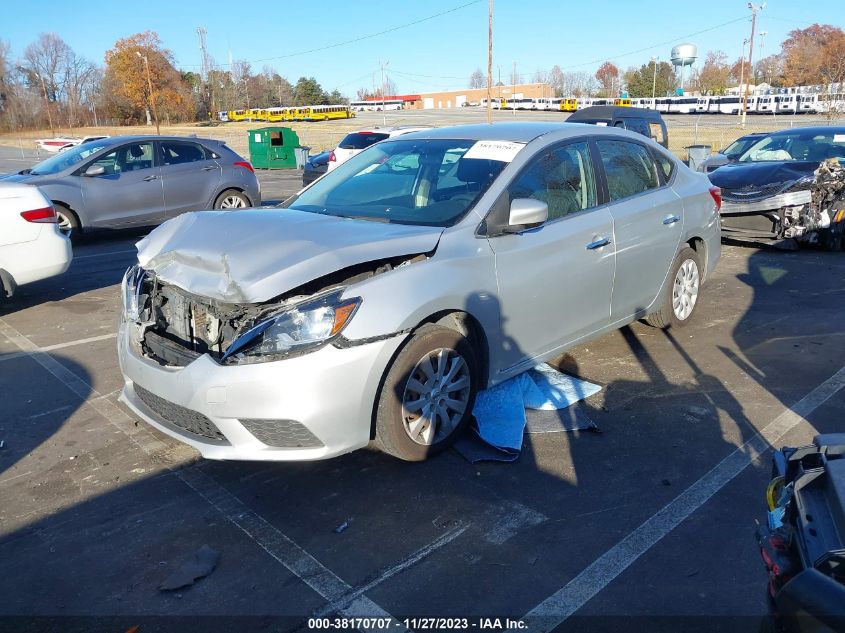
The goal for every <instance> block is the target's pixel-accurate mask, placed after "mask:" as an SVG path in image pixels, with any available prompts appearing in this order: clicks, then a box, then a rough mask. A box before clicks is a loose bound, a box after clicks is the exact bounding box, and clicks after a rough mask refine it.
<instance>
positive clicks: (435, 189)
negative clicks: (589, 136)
mask: <svg viewBox="0 0 845 633" xmlns="http://www.w3.org/2000/svg"><path fill="white" fill-rule="evenodd" d="M474 144H475V141H471V140H440V139H438V140H395V141H384V142H382V143H379V144H378V145H374V146H373V147H371V148H369V149H367V150H365V151H363V152H361V153H360V154H358V155H357V156H355V157H353V158H351V159H350V160H348V161H347V162H345V163H343V164H342V165H341V166H340V167H338V168H337V169H335V170H334V171H331V172H329V173H328V174H327V175H326V176H324V177H323V178H321V179H320V180H318V181H317V182H316V183H315V184H314V185H312V186H311V187H310V188H308V189H306V190H305V191H303V192H302V193H301V194H300V195H299V196H298V197H296V198H293V199H292V200H289V201H287V202H286V203H285V204H284V205H283V206H287V207H288V208H291V209H296V210H299V211H310V212H312V213H323V214H326V215H333V216H338V217H347V218H356V219H364V220H372V221H376V222H395V223H398V224H417V225H426V226H449V225H450V224H453V223H455V222H456V221H458V220H459V219H460V218H462V217H463V216H464V214H465V213H466V212H467V211H468V210H469V209H470V207H471V206H472V205H473V204H474V203H475V201H476V200H478V198H479V197H480V196H481V195H482V194H483V193H484V192H485V191H486V190H487V188H488V187H489V186H490V183H492V182H493V180H494V179H495V178H496V176H498V175H499V173H500V172H501V171H502V169H503V168H504V166H505V164H506V163H505V162H503V161H501V160H492V159H489V158H482V157H479V158H474V157H472V155H471V156H466V154H467V152H468V151H469V150H470V148H471V147H472V146H473V145H474ZM473 154H477V152H474V153H473Z"/></svg>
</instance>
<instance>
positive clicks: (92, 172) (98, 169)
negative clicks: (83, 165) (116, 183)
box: [85, 165, 106, 177]
mask: <svg viewBox="0 0 845 633" xmlns="http://www.w3.org/2000/svg"><path fill="white" fill-rule="evenodd" d="M104 173H106V168H105V167H103V166H102V165H91V166H90V167H89V168H88V169H86V170H85V175H86V176H89V177H93V176H102V175H103V174H104Z"/></svg>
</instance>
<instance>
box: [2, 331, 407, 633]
mask: <svg viewBox="0 0 845 633" xmlns="http://www.w3.org/2000/svg"><path fill="white" fill-rule="evenodd" d="M0 334H2V335H3V336H5V337H6V338H7V339H9V341H11V342H12V343H14V344H15V345H17V346H18V348H19V349H20V350H21V351H22V352H24V353H26V354H28V355H29V356H30V357H31V358H33V359H34V360H35V361H36V362H37V363H38V364H40V365H41V366H42V367H43V368H44V369H46V370H47V371H49V372H50V373H51V374H53V375H54V376H55V377H56V378H58V379H59V380H60V381H61V382H62V383H63V384H64V385H66V386H67V387H68V388H69V389H70V390H71V391H73V392H74V393H75V394H77V395H78V396H79V397H80V398H82V399H83V400H85V401H87V402H88V404H89V405H90V406H92V407H93V408H94V409H95V410H96V411H97V412H98V413H100V415H102V416H103V417H104V418H105V419H106V420H108V421H109V422H110V423H111V424H112V425H113V426H115V427H116V428H117V429H118V430H120V431H121V432H123V433H124V434H126V435H127V436H128V437H129V439H130V440H131V441H132V442H134V443H135V444H136V445H137V446H138V447H139V448H140V449H141V450H143V451H144V452H145V453H147V454H152V453H154V452H156V451H159V450H162V449H164V448H166V445H165V444H164V443H163V442H161V441H160V440H158V439H157V438H155V437H154V436H153V434H152V433H151V432H150V431H149V430H148V429H147V428H146V425H138V426H135V425H134V421H133V420H132V419H131V418H130V417H129V416H128V415H127V414H126V413H124V412H123V410H122V409H120V408H119V407H118V406H117V405H115V404H114V403H112V402H111V401H110V400H107V399H105V398H102V397H101V394H100V393H99V392H97V390H96V389H94V388H93V387H92V386H91V385H89V384H88V383H86V382H85V381H84V380H82V379H81V378H79V377H78V376H76V374H74V373H73V372H71V371H70V370H69V369H68V368H67V367H65V366H64V365H62V364H61V363H59V362H58V361H57V360H56V359H55V358H53V357H52V356H50V355H49V354H47V353H45V352H43V351H42V350H40V349H39V348H38V346H37V345H35V343H33V342H32V341H30V340H29V339H28V338H26V337H25V336H24V335H22V334H21V333H20V332H18V331H17V330H16V329H14V328H13V327H12V326H10V325H9V324H7V323H6V322H5V321H3V319H0ZM171 470H173V472H174V474H175V475H176V476H177V477H178V478H179V479H180V480H181V481H183V482H184V483H185V484H186V485H187V486H188V487H190V488H191V489H192V490H194V491H195V492H196V493H197V494H199V495H200V496H201V497H202V498H203V499H205V500H206V501H207V502H208V503H209V504H211V505H212V506H213V507H214V508H215V509H216V510H217V511H218V512H220V513H221V514H222V515H223V516H224V517H225V518H226V519H227V520H228V521H230V522H231V523H233V524H234V525H235V526H236V527H237V528H238V529H239V530H241V531H242V532H243V533H244V534H246V535H247V536H248V537H249V538H250V539H252V540H253V541H254V542H255V543H257V544H258V545H259V547H261V548H262V549H263V550H264V551H265V552H267V553H268V554H270V556H272V557H273V558H274V559H275V560H277V561H278V562H279V563H281V564H282V565H284V566H285V567H286V568H287V569H288V570H289V571H290V572H291V573H292V574H294V575H295V576H296V577H297V578H299V579H300V580H301V581H302V582H304V583H305V584H307V585H308V586H309V587H311V589H313V590H314V591H316V592H317V593H318V594H319V595H320V596H321V597H322V598H323V599H324V600H326V601H328V602H335V601H337V600H339V599H341V598H343V597H344V596H346V595H350V594H351V593H352V592H353V588H352V587H351V585H349V584H348V583H346V582H345V581H344V580H342V579H341V578H340V577H338V576H337V575H335V574H334V572H332V571H331V570H330V569H328V568H327V567H325V566H324V565H323V564H322V563H320V562H319V561H318V560H317V559H315V558H314V557H313V556H311V555H310V554H309V553H308V552H306V551H305V550H304V549H302V548H301V547H299V545H297V544H296V543H294V542H293V541H292V540H291V539H289V538H288V537H287V536H285V535H284V534H283V533H282V532H281V531H280V530H278V529H277V528H276V527H274V526H273V525H272V524H270V523H268V522H267V521H266V520H265V519H263V518H262V517H260V516H259V515H257V514H256V513H255V512H253V511H252V510H250V509H249V508H248V507H247V506H246V505H245V504H244V503H243V502H242V501H241V500H240V499H238V498H237V497H236V496H235V495H233V494H232V493H230V492H229V491H228V490H226V489H225V488H224V487H223V486H221V485H220V484H218V483H217V482H215V481H214V480H213V479H211V478H210V477H209V476H208V475H206V474H205V473H203V472H201V471H200V470H199V469H196V468H183V469H178V470H174V469H171ZM339 613H340V614H341V615H343V616H346V617H370V618H390V619H391V627H390V628H391V630H400V631H404V630H407V629H405V627H404V626H402V625H401V623H399V622H398V621H397V620H396V619H395V618H393V617H392V616H391V615H390V614H389V613H388V612H387V611H385V610H384V609H383V608H381V607H380V606H379V605H377V604H376V603H375V602H373V601H372V600H370V599H369V598H367V597H365V596H363V595H359V596H356V597H354V599H353V600H352V601H351V602H350V603H349V604H348V605H347V606H346V607H344V608H343V609H342V610H341V611H340V612H339ZM361 630H364V629H361Z"/></svg>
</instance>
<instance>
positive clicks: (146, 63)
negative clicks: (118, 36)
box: [135, 51, 161, 135]
mask: <svg viewBox="0 0 845 633" xmlns="http://www.w3.org/2000/svg"><path fill="white" fill-rule="evenodd" d="M135 54H136V55H137V56H138V57H140V58H141V59H143V60H144V68H145V69H146V71H147V88H148V89H149V94H150V99H149V101H150V107H151V108H152V110H153V120H154V121H155V123H156V135H160V134H161V128H160V127H159V124H158V111H157V110H156V102H155V99H154V98H153V80H152V78H151V77H150V60H149V59H147V56H146V55H141V52H140V51H135Z"/></svg>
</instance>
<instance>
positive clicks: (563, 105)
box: [560, 99, 578, 112]
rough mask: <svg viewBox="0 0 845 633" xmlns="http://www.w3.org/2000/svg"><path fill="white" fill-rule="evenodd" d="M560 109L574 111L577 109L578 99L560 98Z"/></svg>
mask: <svg viewBox="0 0 845 633" xmlns="http://www.w3.org/2000/svg"><path fill="white" fill-rule="evenodd" d="M560 109H561V111H562V112H575V110H577V109H578V99H561V100H560Z"/></svg>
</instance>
